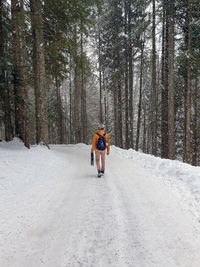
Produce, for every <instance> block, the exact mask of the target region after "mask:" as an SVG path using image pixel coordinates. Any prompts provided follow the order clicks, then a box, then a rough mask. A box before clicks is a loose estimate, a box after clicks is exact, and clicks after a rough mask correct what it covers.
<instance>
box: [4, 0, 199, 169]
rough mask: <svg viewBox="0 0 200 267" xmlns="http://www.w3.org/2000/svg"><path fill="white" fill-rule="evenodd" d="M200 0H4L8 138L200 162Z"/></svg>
mask: <svg viewBox="0 0 200 267" xmlns="http://www.w3.org/2000/svg"><path fill="white" fill-rule="evenodd" d="M199 110H200V1H199V0H181V1H180V0H157V1H155V0H135V1H131V0H99V1H98V0H96V1H94V0H43V1H42V0H11V1H5V0H0V138H1V139H2V140H6V141H10V140H12V139H13V138H14V136H15V137H18V138H20V139H21V140H22V141H23V142H24V144H25V146H26V147H29V146H30V144H34V143H37V144H39V143H42V144H45V145H47V146H48V144H50V143H57V144H63V143H79V142H83V143H86V144H87V143H91V139H92V136H93V133H94V132H95V131H96V127H97V125H98V124H99V123H103V124H105V127H106V131H107V132H108V133H109V134H110V137H111V143H112V144H114V145H116V146H119V147H121V148H126V149H128V148H133V149H135V150H139V151H142V152H144V153H149V154H153V155H155V156H160V157H162V158H170V159H179V160H183V161H184V162H187V163H190V164H192V165H200V116H199Z"/></svg>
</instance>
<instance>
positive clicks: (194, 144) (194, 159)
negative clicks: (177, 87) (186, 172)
mask: <svg viewBox="0 0 200 267" xmlns="http://www.w3.org/2000/svg"><path fill="white" fill-rule="evenodd" d="M192 95H193V99H192V100H193V110H194V115H193V125H192V126H193V127H192V128H193V138H192V148H193V152H192V165H193V166H196V165H197V119H198V115H197V114H198V113H197V112H198V111H197V99H198V79H197V78H196V83H195V89H194V93H193V94H192Z"/></svg>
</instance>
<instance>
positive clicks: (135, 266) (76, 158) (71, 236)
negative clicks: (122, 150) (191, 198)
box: [0, 144, 200, 267]
mask: <svg viewBox="0 0 200 267" xmlns="http://www.w3.org/2000/svg"><path fill="white" fill-rule="evenodd" d="M33 150H34V151H33V152H34V153H33V152H31V151H29V152H27V151H26V150H25V149H24V150H20V148H18V149H16V150H15V149H13V150H9V149H8V151H7V154H6V153H5V151H4V160H3V161H2V162H1V163H0V193H1V196H2V197H1V199H0V223H1V226H0V266H2V267H27V266H29V267H41V266H45V267H78V266H83V267H107V266H111V267H126V266H131V267H147V266H148V267H154V266H157V267H199V266H200V224H199V222H198V221H197V219H196V217H195V216H193V214H192V213H191V212H190V211H189V209H188V205H187V203H185V202H183V201H182V199H181V196H179V195H177V194H175V192H174V191H173V189H172V188H171V186H170V185H169V183H167V182H166V181H165V180H164V179H162V178H159V177H156V176H155V174H154V172H153V166H152V172H151V171H149V170H147V169H144V168H143V167H141V166H140V165H139V164H138V163H137V162H134V161H133V160H131V159H127V158H126V159H125V158H123V157H122V155H120V154H119V153H114V150H113V149H111V155H110V156H109V157H107V158H106V160H107V161H106V174H105V176H104V177H103V178H100V179H98V178H96V167H92V166H90V165H89V163H90V162H89V161H90V159H89V153H90V147H89V146H86V145H81V144H80V145H68V146H65V145H60V146H51V151H50V152H49V151H46V150H45V151H43V150H42V149H41V148H35V149H33ZM27 153H29V156H27ZM16 155H19V156H18V157H16ZM0 156H1V154H0ZM36 159H37V162H36ZM20 164H21V165H20ZM22 164H23V165H22ZM2 171H4V174H3V172H2Z"/></svg>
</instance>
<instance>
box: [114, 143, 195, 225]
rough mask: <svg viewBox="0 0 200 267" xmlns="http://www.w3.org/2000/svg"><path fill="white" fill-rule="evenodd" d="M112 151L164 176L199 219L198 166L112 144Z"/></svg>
mask: <svg viewBox="0 0 200 267" xmlns="http://www.w3.org/2000/svg"><path fill="white" fill-rule="evenodd" d="M112 151H113V152H116V153H118V154H120V155H121V156H122V157H123V158H127V159H132V160H133V161H134V162H135V163H138V165H140V166H141V167H143V168H145V169H148V170H149V172H151V173H152V174H155V175H156V176H157V177H161V178H164V179H165V181H167V182H168V183H169V184H170V185H171V186H172V188H173V190H175V191H176V192H177V193H178V194H180V197H181V198H182V199H183V201H185V202H187V203H189V205H190V211H191V212H192V213H193V214H195V215H196V216H197V218H198V219H199V221H200V167H194V166H191V165H189V164H187V163H183V162H180V161H177V160H169V159H161V158H159V157H155V156H152V155H148V154H144V153H141V152H137V151H135V150H133V149H129V150H125V149H121V148H118V147H115V146H112Z"/></svg>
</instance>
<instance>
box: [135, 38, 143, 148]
mask: <svg viewBox="0 0 200 267" xmlns="http://www.w3.org/2000/svg"><path fill="white" fill-rule="evenodd" d="M143 51H144V41H142V44H141V63H140V89H139V103H138V120H137V136H136V146H135V150H136V151H138V149H139V139H140V124H141V109H142V83H143Z"/></svg>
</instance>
